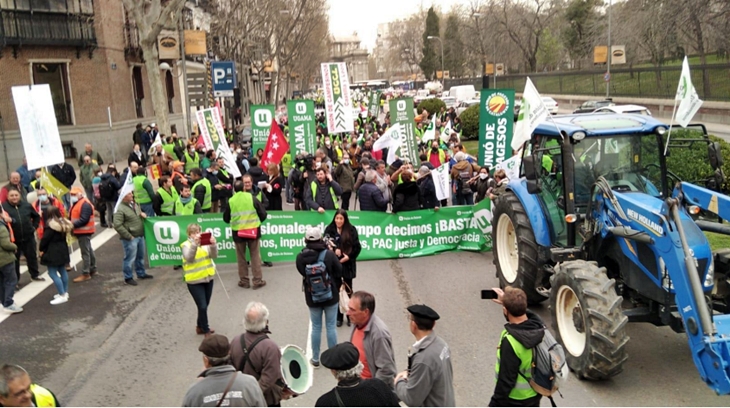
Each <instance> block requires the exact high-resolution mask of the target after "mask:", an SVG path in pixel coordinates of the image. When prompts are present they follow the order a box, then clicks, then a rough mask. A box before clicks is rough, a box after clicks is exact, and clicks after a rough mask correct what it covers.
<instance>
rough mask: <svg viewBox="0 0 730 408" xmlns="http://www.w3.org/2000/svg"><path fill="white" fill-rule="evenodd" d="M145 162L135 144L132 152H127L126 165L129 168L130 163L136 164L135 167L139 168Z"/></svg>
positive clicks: (140, 150)
mask: <svg viewBox="0 0 730 408" xmlns="http://www.w3.org/2000/svg"><path fill="white" fill-rule="evenodd" d="M146 162H147V160H146V159H145V157H144V154H143V153H142V149H141V148H140V147H139V145H138V144H135V145H134V148H133V149H132V151H131V152H129V157H127V165H128V166H129V165H131V164H132V163H137V165H139V166H144V164H145V163H146Z"/></svg>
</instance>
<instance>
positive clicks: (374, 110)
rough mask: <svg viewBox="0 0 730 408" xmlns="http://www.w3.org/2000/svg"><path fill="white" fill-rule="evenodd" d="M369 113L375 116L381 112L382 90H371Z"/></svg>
mask: <svg viewBox="0 0 730 408" xmlns="http://www.w3.org/2000/svg"><path fill="white" fill-rule="evenodd" d="M368 113H369V114H370V115H371V116H373V117H375V118H377V117H378V113H380V91H370V98H368Z"/></svg>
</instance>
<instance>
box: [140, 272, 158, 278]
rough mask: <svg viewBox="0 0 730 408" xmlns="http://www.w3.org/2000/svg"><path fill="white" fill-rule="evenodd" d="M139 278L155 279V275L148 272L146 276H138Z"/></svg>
mask: <svg viewBox="0 0 730 408" xmlns="http://www.w3.org/2000/svg"><path fill="white" fill-rule="evenodd" d="M137 279H154V276H152V275H150V274H149V273H148V274H146V275H144V276H137Z"/></svg>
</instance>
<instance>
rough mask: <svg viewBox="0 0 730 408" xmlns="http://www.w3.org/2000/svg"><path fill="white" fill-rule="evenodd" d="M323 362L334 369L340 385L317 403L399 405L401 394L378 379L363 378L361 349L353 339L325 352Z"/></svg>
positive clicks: (329, 405) (351, 405)
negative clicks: (359, 349) (398, 396)
mask: <svg viewBox="0 0 730 408" xmlns="http://www.w3.org/2000/svg"><path fill="white" fill-rule="evenodd" d="M322 365H323V366H325V367H326V368H329V369H330V370H332V375H334V376H335V378H336V379H337V387H335V388H334V389H332V390H331V391H329V392H327V393H325V394H323V395H322V396H321V397H319V399H318V400H317V403H316V404H315V405H314V406H315V407H337V406H343V407H398V406H400V405H399V404H398V398H396V396H395V394H394V393H393V391H391V390H390V389H389V388H388V386H387V385H386V384H385V383H384V382H382V381H380V380H377V379H369V380H367V379H362V378H361V373H362V370H363V365H362V363H361V362H360V353H359V352H358V350H357V348H356V347H355V346H354V345H353V344H352V343H350V342H344V343H340V344H338V345H337V346H335V347H332V348H330V349H329V350H327V351H325V352H324V353H322Z"/></svg>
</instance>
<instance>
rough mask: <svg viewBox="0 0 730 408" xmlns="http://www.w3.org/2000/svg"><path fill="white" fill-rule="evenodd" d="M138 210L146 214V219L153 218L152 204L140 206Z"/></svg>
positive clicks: (153, 209)
mask: <svg viewBox="0 0 730 408" xmlns="http://www.w3.org/2000/svg"><path fill="white" fill-rule="evenodd" d="M139 208H140V209H142V212H143V213H145V214H147V216H148V217H154V216H155V208H154V207H153V206H152V203H147V204H140V205H139Z"/></svg>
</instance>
